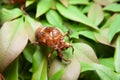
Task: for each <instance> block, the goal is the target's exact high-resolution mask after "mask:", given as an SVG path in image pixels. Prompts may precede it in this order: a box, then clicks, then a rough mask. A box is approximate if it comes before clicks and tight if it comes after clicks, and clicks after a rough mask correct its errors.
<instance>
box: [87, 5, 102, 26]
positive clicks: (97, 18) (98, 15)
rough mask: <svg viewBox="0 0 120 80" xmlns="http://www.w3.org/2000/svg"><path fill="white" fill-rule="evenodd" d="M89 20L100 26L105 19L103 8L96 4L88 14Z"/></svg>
mask: <svg viewBox="0 0 120 80" xmlns="http://www.w3.org/2000/svg"><path fill="white" fill-rule="evenodd" d="M88 18H89V19H90V20H92V22H93V23H94V24H95V25H99V24H100V23H101V22H102V21H103V18H104V14H103V11H102V7H101V6H100V5H99V4H97V3H94V4H93V5H92V6H91V8H90V10H89V12H88Z"/></svg>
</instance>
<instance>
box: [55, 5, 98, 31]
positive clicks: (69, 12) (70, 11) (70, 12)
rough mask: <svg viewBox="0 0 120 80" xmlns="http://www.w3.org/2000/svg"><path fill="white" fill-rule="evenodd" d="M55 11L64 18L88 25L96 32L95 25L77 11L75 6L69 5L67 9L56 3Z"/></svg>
mask: <svg viewBox="0 0 120 80" xmlns="http://www.w3.org/2000/svg"><path fill="white" fill-rule="evenodd" d="M57 10H58V11H59V12H60V14H61V15H63V16H64V17H66V18H68V19H70V20H73V21H77V22H80V23H83V24H85V25H88V26H89V27H91V28H92V29H95V30H98V28H97V27H96V25H95V24H93V23H92V22H91V21H90V20H89V19H88V18H87V17H86V16H85V15H84V14H83V13H82V12H80V11H79V9H78V8H77V7H75V6H71V5H69V6H68V7H67V8H66V7H64V6H62V5H61V4H59V3H57Z"/></svg>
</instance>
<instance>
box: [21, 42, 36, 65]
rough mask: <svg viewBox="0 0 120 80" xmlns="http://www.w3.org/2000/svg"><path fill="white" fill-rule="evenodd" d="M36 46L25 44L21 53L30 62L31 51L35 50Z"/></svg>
mask: <svg viewBox="0 0 120 80" xmlns="http://www.w3.org/2000/svg"><path fill="white" fill-rule="evenodd" d="M35 49H36V47H35V46H34V45H30V44H28V45H27V46H26V48H25V49H24V51H23V55H24V57H25V58H26V59H27V60H28V61H29V62H30V63H32V57H33V53H34V51H35Z"/></svg>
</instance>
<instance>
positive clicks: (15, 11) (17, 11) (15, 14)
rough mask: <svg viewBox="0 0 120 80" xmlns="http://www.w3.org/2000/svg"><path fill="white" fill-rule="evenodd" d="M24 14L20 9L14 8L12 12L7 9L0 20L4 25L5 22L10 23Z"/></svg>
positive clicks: (2, 10)
mask: <svg viewBox="0 0 120 80" xmlns="http://www.w3.org/2000/svg"><path fill="white" fill-rule="evenodd" d="M22 14H23V12H22V11H21V10H20V9H18V8H14V9H11V10H8V9H6V8H2V9H1V15H0V19H1V22H2V23H3V22H5V21H10V20H12V19H15V18H17V17H19V16H21V15H22Z"/></svg>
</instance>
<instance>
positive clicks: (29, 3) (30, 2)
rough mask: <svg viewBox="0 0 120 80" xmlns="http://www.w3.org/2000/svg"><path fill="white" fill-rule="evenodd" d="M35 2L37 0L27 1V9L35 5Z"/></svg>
mask: <svg viewBox="0 0 120 80" xmlns="http://www.w3.org/2000/svg"><path fill="white" fill-rule="evenodd" d="M34 2H35V0H27V1H26V7H28V6H30V5H31V4H33V3H34Z"/></svg>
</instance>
